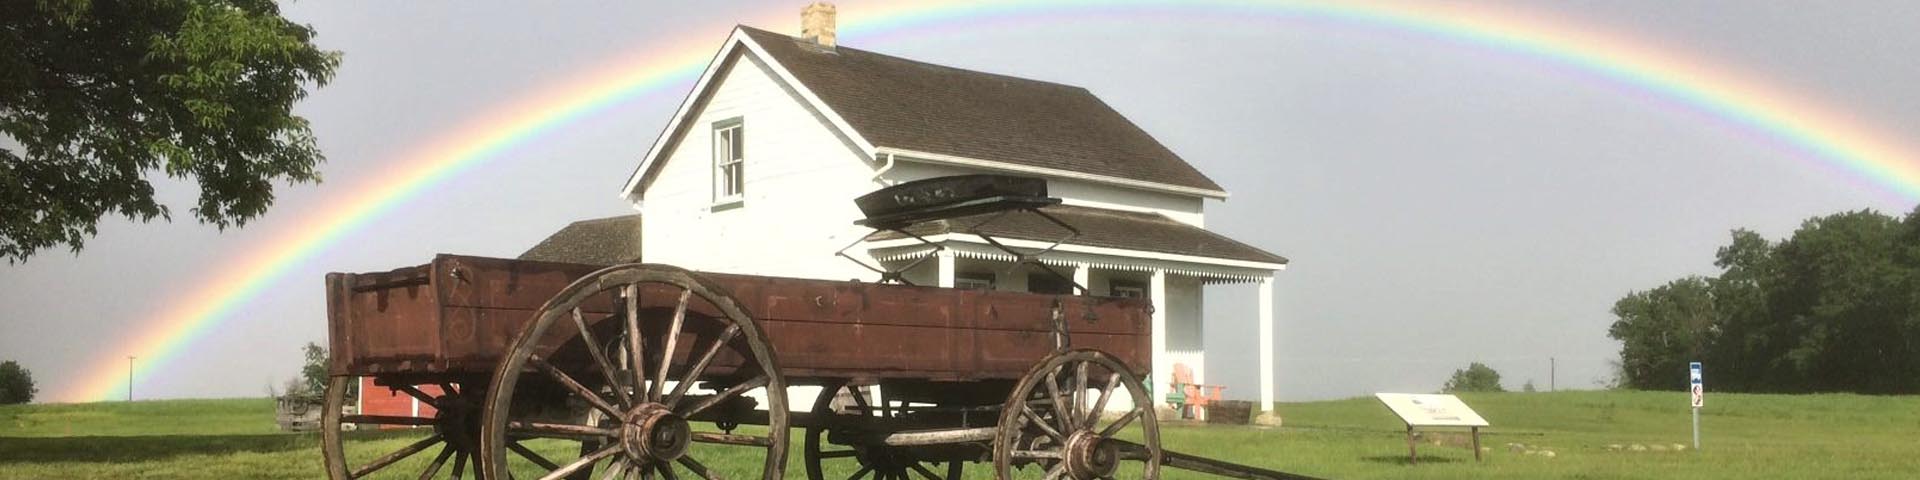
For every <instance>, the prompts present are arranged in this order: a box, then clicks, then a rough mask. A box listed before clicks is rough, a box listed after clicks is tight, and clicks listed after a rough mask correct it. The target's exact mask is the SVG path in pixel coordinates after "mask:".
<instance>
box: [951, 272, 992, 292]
mask: <svg viewBox="0 0 1920 480" xmlns="http://www.w3.org/2000/svg"><path fill="white" fill-rule="evenodd" d="M993 284H994V282H993V274H992V273H984V272H961V273H956V274H954V275H953V288H958V289H961V290H993Z"/></svg>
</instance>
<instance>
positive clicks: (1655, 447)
mask: <svg viewBox="0 0 1920 480" xmlns="http://www.w3.org/2000/svg"><path fill="white" fill-rule="evenodd" d="M1647 448H1649V449H1652V450H1653V451H1656V452H1664V451H1667V446H1666V445H1660V444H1654V445H1653V446H1651V447H1647Z"/></svg>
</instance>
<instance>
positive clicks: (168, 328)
mask: <svg viewBox="0 0 1920 480" xmlns="http://www.w3.org/2000/svg"><path fill="white" fill-rule="evenodd" d="M796 15H797V9H785V8H783V9H779V11H768V12H761V13H760V14H758V15H756V16H754V17H753V18H746V19H745V20H748V21H747V22H745V23H750V24H757V25H786V24H790V23H793V21H794V20H795V19H794V18H792V17H794V16H796ZM1113 16H1118V17H1123V19H1124V17H1128V16H1132V17H1134V19H1135V20H1138V19H1140V17H1150V18H1153V19H1156V20H1157V21H1183V20H1192V21H1230V22H1233V23H1234V24H1237V25H1244V24H1249V23H1250V24H1253V25H1256V26H1258V25H1272V24H1273V23H1274V22H1280V21H1289V20H1292V21H1299V20H1305V21H1313V22H1327V23H1333V24H1339V25H1343V26H1352V27H1357V28H1362V29H1376V30H1382V31H1388V32H1392V33H1397V34H1407V35H1413V36H1418V37H1424V38H1428V39H1434V40H1439V41H1443V42H1450V43H1453V44H1458V45H1462V46H1466V47H1469V48H1478V49H1484V50H1488V51H1493V52H1499V53H1501V54H1504V55H1509V56H1514V57H1518V58H1521V59H1524V60H1528V61H1532V62H1536V63H1541V64H1543V65H1547V66H1551V67H1556V68H1561V69H1566V70H1570V71H1576V72H1582V73H1584V74H1588V75H1592V76H1595V77H1597V78H1600V79H1603V80H1605V81H1607V82H1610V83H1612V84H1616V85H1619V86H1621V87H1624V88H1626V89H1628V90H1630V91H1633V92H1638V93H1641V94H1646V95H1651V96H1653V97H1655V98H1659V99H1661V101H1664V102H1668V103H1672V104H1675V105H1678V106H1681V107H1684V108H1686V109H1689V110H1692V111H1697V112H1700V113H1703V114H1705V115H1708V116H1710V117H1713V118H1717V119H1720V120H1722V121H1723V123H1725V124H1727V125H1729V126H1731V127H1733V128H1736V129H1739V130H1742V131H1744V132H1749V133H1755V134H1758V135H1760V136H1762V137H1765V138H1770V139H1774V140H1775V141H1777V142H1779V143H1781V144H1783V145H1785V146H1787V147H1788V148H1791V149H1795V150H1798V151H1799V152H1800V153H1802V154H1803V155H1802V156H1803V157H1805V158H1808V159H1812V160H1817V161H1818V163H1819V164H1821V165H1826V166H1829V167H1832V168H1835V169H1838V170H1841V171H1844V172H1847V173H1848V174H1849V176H1850V177H1853V178H1857V179H1859V180H1861V181H1865V182H1868V183H1870V184H1873V185H1875V186H1877V187H1879V188H1882V189H1885V190H1887V191H1889V192H1891V193H1893V194H1896V195H1899V196H1901V197H1903V198H1905V199H1914V198H1920V164H1916V163H1915V160H1914V159H1915V158H1916V157H1915V156H1914V155H1912V152H1911V151H1910V150H1909V149H1907V148H1906V147H1905V146H1904V145H1901V144H1900V143H1898V142H1895V141H1894V140H1892V138H1894V137H1892V136H1890V135H1886V134H1884V133H1881V132H1878V131H1876V130H1874V129H1872V128H1869V127H1868V126H1867V125H1863V124H1861V123H1860V122H1859V121H1858V120H1857V119H1855V118H1853V117H1851V116H1849V115H1847V114H1846V113H1845V112H1841V111H1838V110H1835V109H1832V108H1829V107H1826V106H1824V105H1821V104H1819V103H1816V102H1814V101H1812V100H1810V99H1808V98H1805V97H1801V96H1795V95H1790V94H1789V93H1788V92H1785V91H1782V90H1780V89H1778V88H1775V87H1772V86H1769V85H1767V84H1765V83H1764V82H1762V81H1761V80H1762V79H1758V78H1753V77H1752V76H1749V75H1744V74H1742V73H1741V72H1738V71H1735V70H1731V69H1726V68H1719V67H1716V66H1714V65H1713V64H1712V63H1710V62H1706V61H1703V60H1702V59H1699V58H1690V57H1686V56H1682V55H1680V54H1679V53H1677V52H1672V51H1667V50H1664V49H1662V48H1659V45H1658V44H1656V43H1649V42H1642V41H1637V40H1634V39H1633V38H1631V37H1630V36H1628V35H1623V34H1619V33H1609V32H1605V31H1600V30H1595V29H1592V27H1590V26H1586V25H1580V24H1577V23H1574V22H1570V21H1567V20H1565V19H1560V18H1554V17H1547V16H1540V15H1535V14H1529V13H1526V12H1522V11H1518V10H1515V9H1512V8H1510V7H1492V6H1485V7H1483V6H1479V5H1474V4H1471V3H1469V4H1465V5H1445V6H1441V5H1406V4H1391V3H1353V2H1341V3H1316V2H1302V1H1284V0H1276V1H1257V0H1245V1H1231V0H1217V1H1196V2H1181V3H1180V4H1178V5H1173V4H1169V3H1165V2H1145V1H1123V2H1117V3H1116V2H1112V1H1100V2H1093V1H1077V0H1066V1H1040V2H1036V1H937V2H901V3H895V4H886V5H862V6H858V7H857V8H843V9H842V11H841V22H840V24H841V26H840V32H841V36H842V37H843V38H845V39H847V40H849V42H847V43H849V44H856V45H876V44H884V43H885V42H886V41H887V39H888V38H891V37H896V36H897V37H915V36H928V35H937V34H939V33H940V32H942V31H943V30H946V29H970V28H984V27H986V26H987V25H985V24H986V23H990V22H1045V21H1051V20H1060V19H1064V18H1074V19H1076V20H1077V19H1083V18H1088V17H1092V18H1102V17H1113ZM680 38H691V39H693V40H689V41H687V42H685V43H683V44H679V45H670V46H659V45H650V46H648V47H646V48H645V49H644V50H642V51H639V52H637V53H635V54H634V55H632V56H631V57H630V58H624V59H617V60H615V61H610V62H607V63H606V64H605V65H607V66H606V67H602V68H600V69H597V70H595V71H589V72H575V73H570V74H563V75H556V78H570V79H578V80H575V81H570V82H566V83H562V84H556V85H554V86H552V87H551V88H548V89H545V90H543V91H541V92H539V93H536V94H533V95H529V96H526V97H524V98H521V99H519V100H518V101H514V102H511V103H507V104H503V105H500V106H497V107H496V108H493V109H491V110H489V111H488V112H487V113H485V114H482V115H479V116H477V117H475V118H476V120H474V121H472V122H470V123H468V124H465V125H461V126H459V127H457V128H454V129H452V130H450V131H448V132H446V133H444V134H442V135H439V136H437V137H435V138H433V139H432V140H430V141H428V142H426V143H423V144H421V145H418V146H416V147H413V148H410V149H408V150H406V151H405V152H402V153H400V154H398V155H396V156H395V160H394V161H391V162H388V164H389V165H392V167H390V168H389V169H388V170H386V171H382V172H378V173H376V174H372V175H367V176H366V178H368V179H369V180H367V181H366V182H365V183H363V184H360V185H356V186H353V187H352V188H349V189H348V191H347V192H346V193H345V194H343V195H340V196H339V197H337V198H338V199H337V200H334V201H333V203H331V204H330V205H329V206H328V207H327V210H326V211H324V212H321V213H320V214H319V215H318V216H316V217H315V218H313V220H312V221H309V222H305V223H303V224H302V225H301V226H299V227H296V228H292V229H289V230H288V231H285V232H278V233H277V234H276V235H274V236H273V237H272V238H271V240H269V241H266V242H265V243H264V244H263V246H262V247H260V248H258V249H255V250H252V251H249V252H245V253H244V254H242V255H241V256H240V257H238V258H237V259H235V260H233V261H231V262H229V263H227V264H225V265H222V266H220V267H219V269H218V270H217V271H216V272H215V273H214V274H213V275H212V277H211V279H210V280H208V281H205V282H201V283H198V284H196V285H197V287H196V290H195V291H194V292H192V293H191V295H189V296H186V297H184V298H183V299H181V300H179V301H176V302H175V303H174V304H172V305H170V306H169V307H168V308H166V309H164V310H163V311H162V312H161V313H160V314H158V315H157V316H155V317H154V318H152V319H151V321H149V322H147V323H146V324H144V325H140V326H138V329H137V331H136V332H134V333H133V334H132V335H130V336H128V337H127V339H126V340H124V341H122V342H120V343H118V344H115V345H111V348H106V349H102V350H101V351H100V353H99V356H98V358H97V359H96V360H95V361H94V362H93V363H91V364H90V365H88V366H87V367H86V368H85V369H83V370H82V372H81V375H80V376H78V377H75V378H77V380H74V381H71V382H69V384H66V385H61V386H59V387H56V388H54V389H51V390H52V391H53V393H52V394H51V395H49V396H50V397H52V398H53V399H55V400H56V401H99V400H110V399H114V398H119V397H120V396H121V395H123V394H124V393H125V392H126V390H124V388H125V386H126V383H125V381H126V377H125V375H126V371H125V370H124V368H125V365H124V364H123V363H122V362H123V361H124V355H126V353H128V352H132V353H133V354H134V355H137V356H139V357H140V358H141V359H142V360H141V362H140V365H141V366H140V367H139V368H138V370H136V372H135V373H134V376H135V378H143V377H145V376H146V373H147V372H150V371H153V370H155V369H158V368H162V367H164V366H166V365H167V364H168V362H169V361H170V360H171V359H173V358H175V357H177V356H178V355H180V354H181V353H182V352H184V351H185V350H186V349H187V348H186V347H187V346H189V345H191V344H193V342H195V341H196V340H198V339H200V338H202V337H203V336H205V334H206V332H207V331H208V330H209V329H210V328H211V327H213V326H215V325H218V324H220V323H221V322H222V321H224V320H226V319H229V318H233V316H234V315H233V314H234V313H235V309H236V308H238V307H239V306H241V305H244V304H246V303H247V302H248V301H250V300H251V299H253V298H254V297H256V296H258V295H259V294H260V293H262V292H263V291H265V290H266V289H268V288H269V287H271V286H274V285H276V284H278V283H279V282H280V281H282V280H284V279H285V277H286V276H287V274H288V273H289V272H290V271H292V270H293V269H294V267H295V266H297V265H299V264H301V263H303V262H305V261H307V260H309V259H311V258H313V257H314V256H315V255H317V254H318V253H319V252H322V251H324V250H326V249H327V248H329V247H332V246H333V245H335V244H337V243H338V242H339V241H340V240H341V239H342V238H345V237H347V236H348V235H350V234H352V233H354V232H355V231H357V230H359V229H360V228H361V227H362V226H364V225H366V224H367V223H368V222H371V221H373V220H374V219H376V218H379V217H381V216H382V215H383V214H386V213H387V212H390V211H392V210H393V209H394V208H395V207H396V206H398V205H401V204H404V203H406V202H407V201H409V200H411V199H413V198H415V197H416V196H418V195H420V194H421V193H423V192H425V191H428V190H429V189H431V188H433V187H434V186H436V185H440V184H442V183H443V182H445V181H447V179H449V178H452V177H454V176H457V175H459V174H460V173H461V172H464V171H467V170H470V169H473V168H477V167H479V166H481V165H485V164H486V163H487V162H489V161H492V160H495V159H498V158H501V157H502V156H503V155H502V152H504V151H506V150H508V149H510V148H512V147H514V146H516V145H520V144H524V143H527V142H530V141H532V140H534V139H537V138H541V137H542V136H543V135H544V134H546V133H547V132H550V131H553V130H555V129H558V128H561V127H563V126H565V125H568V124H569V123H570V122H572V121H575V120H577V119H580V118H582V117H584V116H588V115H591V114H593V113H595V112H599V111H602V110H604V109H607V108H609V107H611V106H614V105H618V104H621V103H622V102H624V101H627V100H630V99H633V98H636V97H639V96H642V95H647V94H656V93H673V92H678V91H684V89H685V88H687V87H686V86H687V85H689V84H690V83H691V82H692V80H693V78H694V77H695V76H696V75H698V74H699V72H700V71H701V70H702V68H703V67H704V66H705V65H706V63H707V62H708V61H709V60H710V58H711V56H712V53H713V51H714V49H715V48H716V46H717V43H715V41H716V40H717V39H718V38H719V35H717V34H715V35H683V36H680Z"/></svg>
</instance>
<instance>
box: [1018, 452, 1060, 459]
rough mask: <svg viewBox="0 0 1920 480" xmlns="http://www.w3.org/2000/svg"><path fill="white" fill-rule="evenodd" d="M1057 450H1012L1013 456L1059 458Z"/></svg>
mask: <svg viewBox="0 0 1920 480" xmlns="http://www.w3.org/2000/svg"><path fill="white" fill-rule="evenodd" d="M1060 456H1061V455H1060V452H1059V451H1057V450H1014V451H1013V458H1053V459H1058V458H1060Z"/></svg>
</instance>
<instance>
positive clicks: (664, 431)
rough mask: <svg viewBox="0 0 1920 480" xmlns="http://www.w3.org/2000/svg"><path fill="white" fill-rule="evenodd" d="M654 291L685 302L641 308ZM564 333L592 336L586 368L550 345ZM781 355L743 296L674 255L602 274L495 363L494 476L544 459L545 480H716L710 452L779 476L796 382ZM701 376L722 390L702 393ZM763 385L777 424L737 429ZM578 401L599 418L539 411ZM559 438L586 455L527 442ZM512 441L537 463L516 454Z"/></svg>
mask: <svg viewBox="0 0 1920 480" xmlns="http://www.w3.org/2000/svg"><path fill="white" fill-rule="evenodd" d="M666 292H670V293H666ZM643 295H645V296H654V295H666V296H665V297H655V299H656V300H657V299H659V298H668V299H677V300H674V302H675V303H673V304H672V305H673V306H672V307H671V308H662V309H659V311H656V310H652V309H649V310H642V309H641V303H642V300H643V298H642V296H643ZM607 300H611V301H610V302H609V301H607ZM588 305H611V306H612V307H611V308H612V309H615V310H616V311H617V312H620V313H615V314H612V315H606V316H604V318H595V317H598V316H599V315H595V314H592V313H590V312H586V311H583V308H582V307H583V306H588ZM667 310H670V311H671V313H668V312H667ZM700 311H708V312H717V313H715V314H712V315H706V314H700V313H699V312H700ZM609 322H610V323H609ZM609 327H611V328H609ZM553 336H558V337H560V338H567V339H570V340H567V342H568V344H570V345H578V346H590V347H587V348H580V350H584V351H585V353H586V355H585V356H586V357H591V358H590V359H586V358H575V360H578V361H576V362H573V363H578V364H581V365H583V366H579V367H574V366H572V365H571V364H569V363H568V362H566V361H565V360H564V359H563V358H562V357H564V355H566V353H565V352H560V351H555V352H547V351H545V350H548V349H552V348H551V347H550V346H551V345H552V344H553V342H552V338H550V337H553ZM723 353H725V354H727V355H728V356H727V357H722V354H723ZM549 356H551V357H553V359H552V360H551V361H550V359H549V358H548V357H549ZM715 358H727V359H729V360H727V361H728V362H734V364H731V365H728V366H727V368H730V369H731V370H732V372H731V374H729V375H726V376H724V377H721V376H717V375H715V374H712V373H710V372H709V370H710V369H711V370H714V371H720V370H723V369H722V368H718V367H720V364H716V363H714V360H715ZM776 365H777V363H776V362H775V360H774V357H773V350H772V348H771V347H770V346H769V345H768V344H767V341H766V333H765V332H764V331H763V330H762V329H761V327H760V325H759V324H757V323H756V322H754V321H753V319H752V318H751V317H749V316H748V315H747V313H746V311H745V310H744V309H742V308H741V307H740V305H739V303H738V302H737V301H735V300H734V299H733V297H732V296H730V295H728V294H727V293H725V292H724V291H722V290H719V289H717V288H715V287H713V286H712V285H709V284H708V283H706V282H705V281H703V280H701V279H700V278H699V277H697V276H695V275H693V274H692V273H691V272H688V271H686V270H682V269H679V268H674V267H667V266H661V265H621V266H615V267H610V268H607V269H604V270H600V271H598V272H594V273H592V274H589V275H587V276H586V277H583V278H581V279H580V280H578V281H575V282H574V283H573V284H571V285H568V286H567V288H566V289H563V290H561V292H560V293H559V294H558V295H555V296H554V298H553V299H552V300H548V301H547V304H546V305H544V306H542V307H541V309H540V310H539V311H538V312H537V313H536V314H535V315H534V318H533V320H532V322H531V323H530V324H528V325H527V327H526V328H525V329H524V330H522V331H521V333H520V336H519V337H518V338H516V339H515V340H514V342H513V346H512V348H511V349H510V350H509V351H508V352H506V355H504V356H503V357H502V358H501V360H500V364H499V365H498V366H497V367H496V368H495V370H494V375H493V383H492V384H493V385H494V388H493V389H492V391H491V393H490V395H489V396H488V397H487V399H486V403H485V411H484V412H485V414H484V421H483V422H482V424H481V432H480V433H481V435H480V447H481V448H480V452H479V453H480V455H479V459H480V461H479V466H480V467H481V468H480V471H481V472H483V473H486V474H487V476H488V478H508V477H507V474H508V472H509V471H510V470H512V471H526V470H528V469H532V468H536V467H537V468H538V469H539V472H541V473H540V474H538V475H535V476H534V477H536V478H543V479H555V478H588V476H589V475H594V474H595V471H596V470H598V471H599V473H598V475H599V477H598V478H643V479H652V478H655V477H656V476H657V477H658V478H661V479H664V480H676V479H677V478H679V476H680V475H683V474H685V475H690V476H697V477H701V478H706V479H714V478H719V477H720V474H719V472H715V471H712V470H710V469H708V467H707V465H706V464H704V463H702V460H707V461H711V460H713V459H714V458H719V457H725V458H742V456H743V455H764V456H765V461H764V463H763V465H762V466H761V469H760V472H759V473H758V474H757V475H758V476H760V477H762V478H764V479H766V480H776V479H779V478H781V475H782V472H783V470H784V468H785V465H786V455H787V402H786V380H785V379H784V378H783V377H782V375H781V374H780V371H779V369H778V368H777V366H776ZM696 383H698V384H701V385H700V388H702V389H712V390H716V391H714V392H713V393H710V394H702V393H701V392H695V391H693V390H694V388H695V384H696ZM542 386H545V387H550V388H547V389H546V390H544V391H545V392H550V393H551V394H552V395H554V396H558V397H562V399H561V400H559V401H543V400H550V398H548V397H541V396H539V393H540V392H541V391H542V390H541V387H542ZM516 387H518V388H519V389H521V390H525V391H518V392H517V391H516ZM756 389H758V390H761V391H762V393H764V395H765V398H766V400H767V405H766V419H767V420H766V425H767V429H766V431H765V432H764V433H760V434H738V433H733V432H731V428H733V424H735V423H736V422H738V421H739V420H740V417H739V416H731V415H733V414H737V413H740V410H742V409H744V408H750V407H751V406H752V399H751V398H748V397H746V396H745V394H747V393H748V392H750V391H753V390H756ZM553 392H557V393H553ZM516 403H518V405H516ZM566 404H576V405H578V404H584V405H585V406H587V407H590V408H591V410H590V412H591V414H589V415H586V417H587V418H586V419H579V418H577V417H578V416H575V417H574V418H571V419H555V418H553V417H551V416H545V415H536V414H534V413H533V412H536V411H537V410H538V409H540V408H546V407H550V406H552V405H566ZM743 404H744V405H745V407H743V406H742V405H743ZM716 407H718V408H716ZM748 413H755V414H757V413H758V412H748ZM696 417H698V418H709V419H714V420H715V421H716V423H719V424H720V426H721V428H723V429H727V430H728V432H727V433H720V432H711V431H696V430H695V428H694V425H693V424H692V423H691V422H690V421H691V420H693V419H695V418H696ZM756 423H757V422H756ZM547 439H559V440H568V441H577V442H580V443H581V445H580V449H579V450H580V455H579V456H578V458H574V459H572V460H571V461H565V462H556V461H553V460H548V459H547V458H544V457H542V456H541V455H539V454H538V453H535V452H534V451H533V450H534V449H531V448H528V446H527V445H523V441H524V442H526V443H533V442H534V441H547V442H551V441H552V440H547ZM602 445H604V446H602ZM695 446H700V448H699V449H695V448H694V447H695ZM509 451H511V452H514V453H516V454H519V456H518V458H520V459H524V460H525V462H530V463H531V464H530V465H529V464H527V463H523V462H518V461H513V462H511V464H510V461H512V460H514V459H512V458H509V455H508V453H507V452H509ZM676 465H677V470H676ZM521 478H528V477H526V476H525V475H524V474H523V475H522V476H521Z"/></svg>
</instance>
